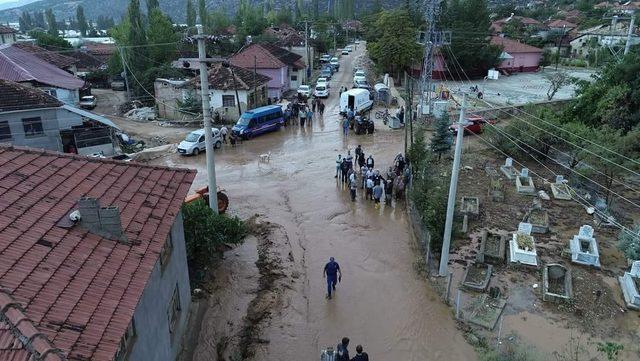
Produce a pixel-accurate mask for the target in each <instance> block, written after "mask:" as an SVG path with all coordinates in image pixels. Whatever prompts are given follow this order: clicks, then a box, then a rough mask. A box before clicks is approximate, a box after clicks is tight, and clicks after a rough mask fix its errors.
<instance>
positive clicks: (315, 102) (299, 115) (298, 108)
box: [284, 97, 325, 127]
mask: <svg viewBox="0 0 640 361" xmlns="http://www.w3.org/2000/svg"><path fill="white" fill-rule="evenodd" d="M324 108H325V105H324V103H323V102H322V100H320V98H314V99H312V100H311V105H309V104H307V98H301V97H298V98H297V101H294V102H291V103H289V104H287V108H286V109H285V111H284V120H285V123H286V124H289V122H290V121H293V122H294V123H298V124H300V126H301V127H304V126H305V124H308V125H312V122H313V115H314V113H315V112H316V110H317V112H318V113H320V116H321V117H322V116H323V115H324Z"/></svg>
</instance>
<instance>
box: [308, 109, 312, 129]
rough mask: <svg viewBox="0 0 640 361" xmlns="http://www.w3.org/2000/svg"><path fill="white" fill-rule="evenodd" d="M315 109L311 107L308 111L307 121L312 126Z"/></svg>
mask: <svg viewBox="0 0 640 361" xmlns="http://www.w3.org/2000/svg"><path fill="white" fill-rule="evenodd" d="M312 121H313V111H312V110H311V108H309V110H308V111H307V123H309V126H310V127H313V123H312Z"/></svg>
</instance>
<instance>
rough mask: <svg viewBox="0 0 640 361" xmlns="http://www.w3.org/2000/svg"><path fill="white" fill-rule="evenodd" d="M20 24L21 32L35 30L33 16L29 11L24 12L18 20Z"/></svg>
mask: <svg viewBox="0 0 640 361" xmlns="http://www.w3.org/2000/svg"><path fill="white" fill-rule="evenodd" d="M18 24H20V31H21V32H23V33H26V32H27V31H29V30H31V29H33V27H34V25H33V19H32V18H31V14H29V12H28V11H23V12H22V14H21V15H20V17H19V18H18Z"/></svg>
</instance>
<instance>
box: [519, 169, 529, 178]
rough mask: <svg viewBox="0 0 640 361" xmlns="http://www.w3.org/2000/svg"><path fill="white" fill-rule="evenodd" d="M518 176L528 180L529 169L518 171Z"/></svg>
mask: <svg viewBox="0 0 640 361" xmlns="http://www.w3.org/2000/svg"><path fill="white" fill-rule="evenodd" d="M520 176H521V177H525V178H529V168H522V170H521V171H520Z"/></svg>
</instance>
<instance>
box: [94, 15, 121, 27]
mask: <svg viewBox="0 0 640 361" xmlns="http://www.w3.org/2000/svg"><path fill="white" fill-rule="evenodd" d="M115 25H116V24H115V22H114V21H113V18H112V17H106V16H102V15H99V16H98V18H97V19H96V27H97V28H98V29H99V30H108V29H111V28H112V27H114V26H115Z"/></svg>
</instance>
